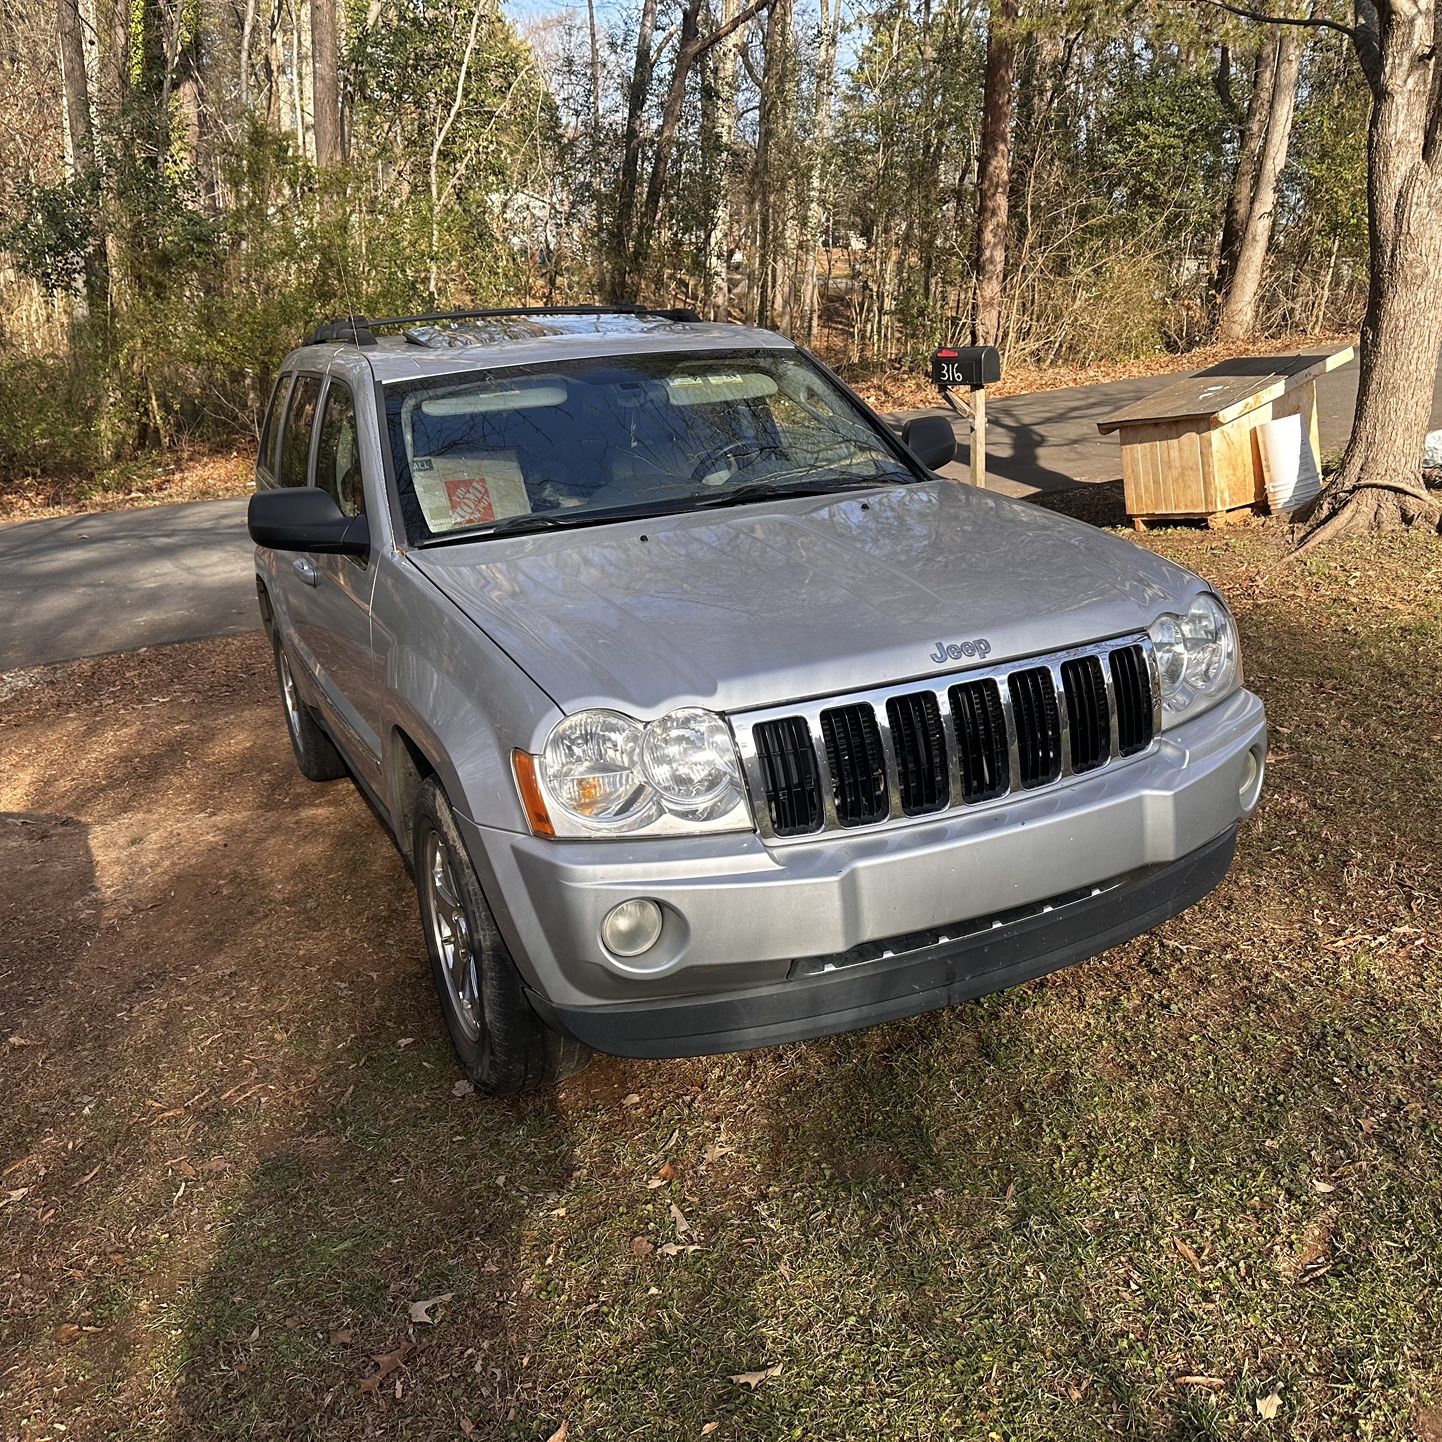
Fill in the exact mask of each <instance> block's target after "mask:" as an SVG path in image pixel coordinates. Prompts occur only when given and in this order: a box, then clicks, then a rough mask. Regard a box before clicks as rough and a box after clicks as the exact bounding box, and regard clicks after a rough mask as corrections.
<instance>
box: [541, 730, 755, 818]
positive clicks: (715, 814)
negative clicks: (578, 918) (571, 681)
mask: <svg viewBox="0 0 1442 1442" xmlns="http://www.w3.org/2000/svg"><path fill="white" fill-rule="evenodd" d="M516 781H517V785H518V786H519V787H520V790H521V795H522V799H523V801H524V802H525V804H526V812H527V816H528V818H529V819H530V823H531V828H532V830H534V831H537V832H538V833H539V834H542V835H553V836H572V837H575V836H614V835H618V834H624V835H633V834H635V833H637V832H640V831H646V832H649V833H652V834H655V835H680V834H684V833H687V832H694V831H738V830H750V829H751V828H752V826H753V822H752V820H751V812H750V808H749V807H748V806H747V804H746V798H745V792H744V790H743V788H742V784H741V765H740V762H739V760H738V758H737V755H736V744H735V742H734V741H733V740H732V739H731V732H730V730H729V729H728V728H727V725H726V723H725V722H724V721H723V720H722V719H721V717H719V716H717V715H716V714H715V713H714V712H712V711H704V710H702V709H701V708H700V707H699V706H687V707H683V708H682V709H680V710H678V711H672V712H670V713H668V714H667V715H665V716H662V717H661V718H660V719H659V720H657V721H652V722H651V723H650V724H649V725H643V724H642V723H641V722H639V721H635V720H633V719H632V718H631V717H629V716H623V715H622V714H621V713H620V712H619V711H580V712H578V713H577V714H576V715H574V716H567V717H566V718H565V720H563V721H561V722H559V723H557V725H556V728H555V730H553V731H552V732H551V734H550V737H549V738H548V739H547V741H546V745H545V749H544V750H543V751H542V753H541V755H540V756H539V757H530V756H527V755H525V754H524V753H517V757H516Z"/></svg>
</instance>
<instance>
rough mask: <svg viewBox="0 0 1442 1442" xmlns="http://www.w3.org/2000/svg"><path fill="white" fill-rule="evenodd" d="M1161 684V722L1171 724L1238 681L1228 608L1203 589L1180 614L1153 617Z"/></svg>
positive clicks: (1237, 660) (1233, 627)
mask: <svg viewBox="0 0 1442 1442" xmlns="http://www.w3.org/2000/svg"><path fill="white" fill-rule="evenodd" d="M1150 634H1151V638H1152V649H1153V650H1154V651H1155V653H1156V658H1157V675H1158V677H1159V679H1160V681H1161V688H1162V716H1163V725H1167V726H1170V725H1174V724H1175V723H1176V722H1178V721H1181V720H1183V719H1185V718H1187V717H1191V716H1195V715H1198V714H1199V713H1200V712H1202V711H1205V710H1206V708H1207V707H1208V706H1210V705H1211V704H1212V703H1213V702H1214V701H1219V700H1221V698H1222V697H1223V696H1227V695H1230V694H1231V692H1232V691H1234V690H1235V689H1236V687H1237V685H1238V684H1239V683H1240V681H1241V656H1240V652H1239V650H1238V647H1237V628H1236V623H1235V622H1234V621H1233V620H1232V617H1231V613H1230V612H1229V611H1228V610H1227V608H1226V607H1225V606H1224V605H1222V603H1221V602H1220V601H1219V600H1218V599H1217V598H1216V597H1215V596H1214V595H1212V594H1211V593H1210V592H1205V591H1204V592H1203V593H1202V594H1201V595H1200V596H1198V597H1197V599H1196V600H1195V601H1193V602H1192V604H1191V605H1190V606H1189V607H1188V608H1187V612H1186V615H1184V616H1171V615H1167V616H1158V617H1157V619H1156V620H1155V621H1153V622H1152V624H1151V628H1150Z"/></svg>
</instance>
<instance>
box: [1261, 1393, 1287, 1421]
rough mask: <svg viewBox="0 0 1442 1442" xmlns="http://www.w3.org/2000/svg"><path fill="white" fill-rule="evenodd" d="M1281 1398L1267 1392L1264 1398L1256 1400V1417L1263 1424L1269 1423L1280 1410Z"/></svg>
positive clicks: (1276, 1394)
mask: <svg viewBox="0 0 1442 1442" xmlns="http://www.w3.org/2000/svg"><path fill="white" fill-rule="evenodd" d="M1281 1406H1282V1398H1281V1396H1280V1395H1279V1394H1278V1393H1276V1392H1268V1393H1267V1395H1266V1396H1265V1397H1258V1398H1257V1416H1258V1417H1260V1418H1261V1419H1262V1421H1263V1422H1270V1421H1271V1420H1272V1418H1273V1417H1275V1416H1276V1415H1277V1413H1278V1412H1279V1411H1280V1410H1281Z"/></svg>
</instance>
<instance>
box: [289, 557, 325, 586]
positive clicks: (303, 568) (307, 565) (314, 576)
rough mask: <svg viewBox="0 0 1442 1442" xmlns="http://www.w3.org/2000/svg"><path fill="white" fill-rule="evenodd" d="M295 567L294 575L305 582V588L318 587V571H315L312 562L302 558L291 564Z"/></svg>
mask: <svg viewBox="0 0 1442 1442" xmlns="http://www.w3.org/2000/svg"><path fill="white" fill-rule="evenodd" d="M291 564H292V565H293V566H294V567H295V573H296V575H297V576H299V577H300V578H301V580H302V581H304V582H305V584H306V585H307V586H318V585H320V571H319V570H317V568H316V565H315V562H314V561H308V560H306V558H305V557H304V556H301V557H300V558H299V559H298V560H296V561H293V562H292V563H291Z"/></svg>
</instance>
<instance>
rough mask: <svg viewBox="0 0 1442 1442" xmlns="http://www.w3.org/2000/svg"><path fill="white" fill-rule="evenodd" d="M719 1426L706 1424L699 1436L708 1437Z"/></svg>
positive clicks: (715, 1423)
mask: <svg viewBox="0 0 1442 1442" xmlns="http://www.w3.org/2000/svg"><path fill="white" fill-rule="evenodd" d="M720 1425H721V1424H720V1423H719V1422H708V1423H707V1424H706V1425H705V1426H704V1427H703V1428H702V1429H701V1435H702V1436H703V1437H709V1436H710V1435H711V1434H712V1433H713V1432H714V1431H715V1430H716V1429H717V1428H718V1427H719V1426H720Z"/></svg>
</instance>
